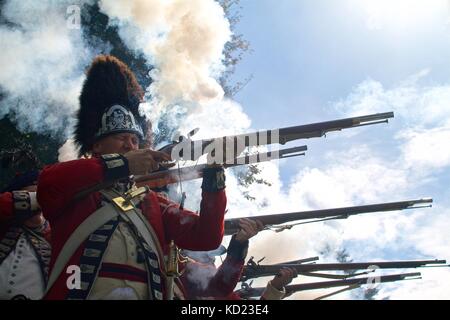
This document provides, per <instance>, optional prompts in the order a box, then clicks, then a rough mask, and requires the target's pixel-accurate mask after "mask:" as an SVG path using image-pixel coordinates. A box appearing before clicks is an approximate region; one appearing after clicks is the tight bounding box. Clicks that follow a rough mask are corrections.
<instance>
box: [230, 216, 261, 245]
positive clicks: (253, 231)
mask: <svg viewBox="0 0 450 320" xmlns="http://www.w3.org/2000/svg"><path fill="white" fill-rule="evenodd" d="M239 227H240V229H239V231H238V232H237V233H236V236H235V240H237V241H240V242H244V241H246V240H248V239H250V238H251V237H254V236H255V235H257V234H258V232H259V231H261V230H262V229H264V225H263V224H262V222H261V221H259V220H251V219H247V218H242V219H239Z"/></svg>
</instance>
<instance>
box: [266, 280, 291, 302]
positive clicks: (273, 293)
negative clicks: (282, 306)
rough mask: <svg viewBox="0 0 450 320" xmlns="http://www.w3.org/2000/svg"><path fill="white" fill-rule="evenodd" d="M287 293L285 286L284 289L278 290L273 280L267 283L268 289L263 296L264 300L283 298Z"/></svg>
mask: <svg viewBox="0 0 450 320" xmlns="http://www.w3.org/2000/svg"><path fill="white" fill-rule="evenodd" d="M285 294H286V289H285V288H284V287H283V291H280V290H278V289H277V288H275V287H274V286H273V285H272V281H269V282H268V283H267V287H266V290H264V293H263V294H262V296H261V299H262V300H281V299H283V297H284V295H285Z"/></svg>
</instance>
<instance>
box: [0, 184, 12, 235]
mask: <svg viewBox="0 0 450 320" xmlns="http://www.w3.org/2000/svg"><path fill="white" fill-rule="evenodd" d="M13 208H14V204H13V197H12V193H11V192H5V193H1V194H0V239H2V238H3V236H4V235H5V233H6V232H7V230H8V229H9V227H10V225H11V222H12V220H13V219H14V210H13Z"/></svg>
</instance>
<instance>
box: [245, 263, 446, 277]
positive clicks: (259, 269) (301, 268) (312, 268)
mask: <svg viewBox="0 0 450 320" xmlns="http://www.w3.org/2000/svg"><path fill="white" fill-rule="evenodd" d="M445 263H446V260H437V259H436V260H418V261H411V260H410V261H372V262H351V263H317V264H290V263H284V264H281V263H280V264H275V265H247V266H245V267H244V270H243V272H242V279H245V280H249V279H252V278H257V277H265V276H271V275H275V274H277V273H278V272H279V271H280V269H281V268H282V267H289V268H295V269H296V270H297V272H298V273H310V272H316V271H349V270H363V269H372V268H373V269H401V268H405V269H406V268H420V267H425V266H427V265H442V264H444V266H445Z"/></svg>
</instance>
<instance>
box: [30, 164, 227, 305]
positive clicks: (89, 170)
mask: <svg viewBox="0 0 450 320" xmlns="http://www.w3.org/2000/svg"><path fill="white" fill-rule="evenodd" d="M104 177H105V169H104V166H103V163H102V160H101V159H98V158H92V159H82V160H74V161H69V162H64V163H58V164H55V165H51V166H48V167H46V168H44V170H43V171H42V172H41V175H40V177H39V181H38V193H37V199H38V202H39V204H40V206H41V208H42V210H43V212H44V216H45V217H46V218H47V219H48V220H49V222H50V224H51V226H52V247H53V251H52V261H51V263H50V270H51V269H52V267H53V264H54V262H55V258H56V257H57V256H58V255H59V253H60V251H61V249H62V247H63V245H64V243H65V242H66V241H67V239H68V238H69V236H70V235H71V234H72V232H73V231H74V230H75V228H76V227H77V226H78V225H80V224H81V223H82V222H83V221H84V220H85V219H86V218H87V217H88V216H89V215H90V214H92V213H93V212H94V211H96V210H97V209H98V208H99V207H100V194H99V193H98V192H96V193H92V194H91V195H90V196H88V197H86V198H84V199H82V200H80V201H78V202H76V203H71V201H72V199H73V197H74V196H75V195H76V194H77V193H78V192H80V191H82V190H84V189H86V188H88V187H90V186H93V185H95V184H97V183H99V182H102V181H104ZM167 204H173V203H172V202H170V201H169V200H167V199H165V198H163V197H161V196H159V195H157V194H156V193H154V192H150V193H149V194H148V195H147V196H146V197H145V198H144V200H143V201H142V203H141V204H140V208H141V210H142V212H143V214H144V216H145V217H146V218H147V219H148V221H149V222H150V224H151V225H152V226H153V228H154V230H155V232H156V233H157V236H158V239H159V241H160V243H161V245H162V246H163V250H164V251H166V250H167V246H168V243H169V241H171V240H174V242H175V244H176V245H178V246H179V247H181V248H185V249H189V250H200V251H207V250H213V249H216V248H217V247H218V246H219V245H220V243H221V242H222V238H223V232H224V214H225V208H226V195H225V191H224V190H221V191H218V192H203V193H202V202H201V205H200V208H201V209H200V215H198V214H196V213H194V212H191V211H188V210H181V211H178V210H170V209H169V210H166V212H165V213H164V215H163V214H162V212H163V208H164V207H165V206H166V205H167ZM177 207H178V206H177ZM83 249H84V244H82V245H81V246H80V247H79V248H78V250H77V251H76V252H75V254H74V255H73V256H72V258H71V259H70V260H69V262H68V264H67V265H79V263H78V262H79V260H80V257H81V254H82V252H83ZM66 267H67V266H66ZM68 276H69V275H68V274H66V273H65V272H63V273H61V275H60V276H59V278H58V280H57V281H56V282H55V284H54V285H53V287H52V289H51V290H50V291H49V293H48V295H47V296H46V298H47V299H64V298H65V296H66V294H67V292H68V289H67V287H66V280H67V277H68Z"/></svg>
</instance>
